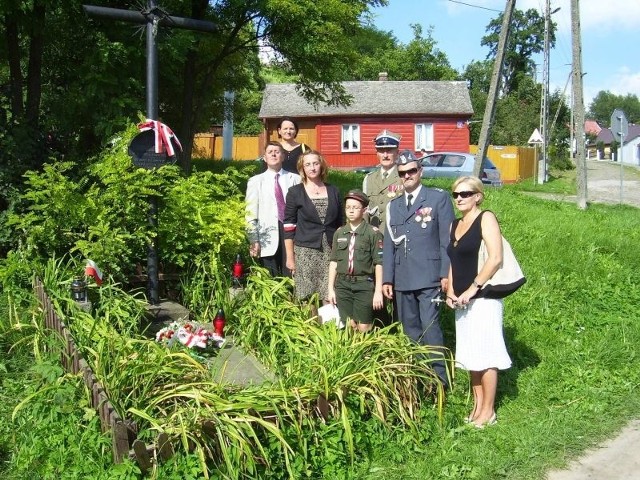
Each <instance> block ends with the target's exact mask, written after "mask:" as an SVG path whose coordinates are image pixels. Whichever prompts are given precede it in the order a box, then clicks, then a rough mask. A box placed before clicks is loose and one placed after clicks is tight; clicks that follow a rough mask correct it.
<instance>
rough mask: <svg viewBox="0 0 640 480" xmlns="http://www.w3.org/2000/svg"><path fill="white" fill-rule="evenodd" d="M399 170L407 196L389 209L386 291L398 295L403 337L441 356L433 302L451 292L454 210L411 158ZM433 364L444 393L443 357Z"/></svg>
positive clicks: (436, 308)
mask: <svg viewBox="0 0 640 480" xmlns="http://www.w3.org/2000/svg"><path fill="white" fill-rule="evenodd" d="M397 169H398V175H399V176H400V178H401V180H402V183H403V185H404V194H403V195H402V196H400V197H397V198H395V199H393V200H392V201H391V202H390V203H389V205H388V206H387V215H386V217H387V218H386V220H387V225H386V228H385V231H384V250H383V277H382V282H383V286H382V291H383V294H384V295H385V296H386V297H387V298H389V299H391V298H393V297H394V295H395V301H396V305H397V309H398V318H399V319H400V321H401V322H402V327H403V330H404V332H405V333H406V334H407V335H408V336H409V337H410V338H411V339H412V340H414V341H415V342H418V343H420V344H423V345H429V346H430V347H433V348H434V350H438V349H440V348H442V347H443V345H444V341H443V336H442V329H441V328H440V308H439V305H438V304H437V303H434V302H433V301H432V300H434V299H436V298H438V296H439V295H440V292H441V291H446V289H447V288H446V287H447V276H448V273H449V257H448V256H447V245H448V244H449V227H450V226H451V223H452V222H453V220H454V218H455V217H454V213H453V206H452V205H451V200H450V199H449V195H448V194H447V193H446V192H444V191H443V190H441V189H436V188H427V187H425V186H423V185H422V182H421V173H422V167H421V165H420V163H419V162H418V161H417V160H416V158H415V157H414V156H413V154H411V153H410V152H404V153H403V154H402V155H400V157H399V158H398V161H397ZM434 353H435V352H434ZM434 358H436V360H435V361H434V362H433V368H434V370H435V372H436V374H437V375H438V376H439V377H440V379H441V380H442V383H443V385H444V386H445V387H446V386H447V385H448V384H449V382H448V376H447V372H446V367H445V364H444V361H442V360H440V359H441V358H442V356H441V355H440V354H438V353H435V355H434Z"/></svg>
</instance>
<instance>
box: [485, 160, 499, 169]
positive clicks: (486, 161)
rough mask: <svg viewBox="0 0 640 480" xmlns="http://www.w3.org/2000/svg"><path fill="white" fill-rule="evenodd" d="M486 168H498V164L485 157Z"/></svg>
mask: <svg viewBox="0 0 640 480" xmlns="http://www.w3.org/2000/svg"><path fill="white" fill-rule="evenodd" d="M484 168H496V166H495V165H494V164H493V162H491V160H489V159H488V158H485V159H484Z"/></svg>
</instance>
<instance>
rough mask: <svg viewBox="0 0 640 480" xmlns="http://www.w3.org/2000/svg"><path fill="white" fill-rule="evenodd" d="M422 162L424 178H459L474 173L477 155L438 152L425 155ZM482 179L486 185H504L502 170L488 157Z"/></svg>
mask: <svg viewBox="0 0 640 480" xmlns="http://www.w3.org/2000/svg"><path fill="white" fill-rule="evenodd" d="M420 162H421V164H422V178H440V177H450V178H457V177H462V176H464V175H473V167H474V165H475V163H476V157H475V155H472V154H470V153H461V152H438V153H430V154H429V155H425V156H424V157H422V158H421V159H420ZM480 179H481V180H482V183H484V184H486V185H493V186H495V187H497V186H500V185H502V179H501V177H500V171H499V170H498V169H497V168H496V166H495V165H494V164H493V163H492V162H491V160H489V159H488V158H486V157H485V161H484V168H483V169H482V173H481V175H480Z"/></svg>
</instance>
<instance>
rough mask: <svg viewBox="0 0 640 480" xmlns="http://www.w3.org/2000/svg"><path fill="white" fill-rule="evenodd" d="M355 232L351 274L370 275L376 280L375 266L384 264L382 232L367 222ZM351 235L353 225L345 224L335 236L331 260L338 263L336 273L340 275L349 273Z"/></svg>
mask: <svg viewBox="0 0 640 480" xmlns="http://www.w3.org/2000/svg"><path fill="white" fill-rule="evenodd" d="M354 232H355V236H356V240H355V245H354V255H353V273H352V274H351V275H353V276H362V277H365V276H368V277H371V279H372V280H374V273H375V266H376V265H382V238H383V237H382V232H376V231H375V230H374V229H373V227H372V226H371V225H369V224H368V223H367V222H362V223H360V225H358V227H357V228H356V229H355V230H354ZM351 235H352V234H351V227H350V226H349V225H345V226H343V227H340V228H339V229H338V230H337V231H336V234H335V235H334V237H333V248H332V249H331V261H333V262H336V263H337V268H336V273H337V274H338V276H339V277H340V276H344V275H349V241H350V240H351ZM363 279H364V278H363ZM365 280H366V279H365ZM373 285H374V284H373V283H372V286H373Z"/></svg>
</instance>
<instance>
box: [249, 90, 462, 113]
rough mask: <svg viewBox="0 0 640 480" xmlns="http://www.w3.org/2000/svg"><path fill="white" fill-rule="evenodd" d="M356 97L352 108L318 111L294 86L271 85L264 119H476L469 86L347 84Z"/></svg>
mask: <svg viewBox="0 0 640 480" xmlns="http://www.w3.org/2000/svg"><path fill="white" fill-rule="evenodd" d="M342 85H343V86H344V88H345V90H346V93H347V94H348V95H351V96H352V97H353V100H352V102H351V105H349V106H348V107H336V106H327V105H324V104H321V105H319V106H318V109H317V110H316V109H315V108H314V106H313V105H311V104H309V103H307V102H306V100H305V99H304V98H302V97H301V96H300V95H298V93H297V92H296V89H295V84H293V83H270V84H267V86H266V88H265V90H264V95H263V97H262V106H261V107H260V114H259V116H260V118H276V117H284V116H290V117H319V116H323V117H326V116H337V115H339V116H351V115H353V116H363V115H411V114H420V115H456V116H468V117H470V116H471V115H473V107H472V106H471V98H470V97H469V90H468V88H467V83H466V82H453V81H446V82H426V81H411V82H400V81H365V82H343V83H342Z"/></svg>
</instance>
